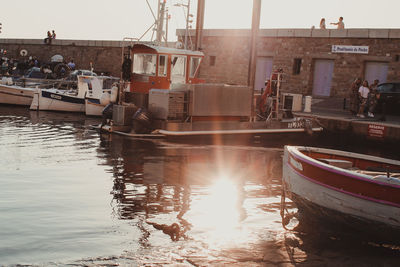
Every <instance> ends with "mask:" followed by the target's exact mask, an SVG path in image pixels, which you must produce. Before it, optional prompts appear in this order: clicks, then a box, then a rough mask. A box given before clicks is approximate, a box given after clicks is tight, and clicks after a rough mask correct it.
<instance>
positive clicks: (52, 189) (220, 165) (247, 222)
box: [0, 106, 400, 266]
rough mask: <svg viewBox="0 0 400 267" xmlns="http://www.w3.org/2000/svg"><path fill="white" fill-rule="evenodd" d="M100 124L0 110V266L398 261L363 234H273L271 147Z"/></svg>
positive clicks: (275, 167) (276, 175)
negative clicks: (112, 129)
mask: <svg viewBox="0 0 400 267" xmlns="http://www.w3.org/2000/svg"><path fill="white" fill-rule="evenodd" d="M99 122H100V120H99V119H95V118H87V117H85V116H84V115H79V114H68V113H53V112H33V111H29V110H28V109H27V108H21V107H11V106H0V159H1V164H0V196H1V197H0V265H4V266H15V265H24V266H25V265H27V266H210V265H211V266H221V265H229V266H270V265H276V266H292V265H306V266H326V265H329V266H337V265H346V266H347V265H354V266H360V265H363V266H366V265H370V266H396V265H398V263H399V262H400V249H399V247H398V246H396V245H393V244H378V243H376V242H371V241H370V240H368V235H367V234H366V235H363V236H359V235H353V234H352V233H346V230H345V229H343V232H340V233H338V232H329V231H326V232H325V231H324V230H325V227H324V226H320V227H318V230H317V229H316V228H314V227H311V226H307V225H305V226H303V227H302V228H301V229H302V230H301V231H300V230H298V227H296V225H297V224H298V222H297V221H296V220H295V219H293V220H292V222H291V223H290V224H289V229H288V230H287V229H284V228H283V227H282V223H281V221H282V220H281V216H280V205H281V185H280V184H281V175H282V154H283V150H282V147H281V146H275V147H271V146H268V145H266V144H263V143H262V142H259V143H256V144H239V145H213V144H195V143H192V144H176V143H168V142H166V141H163V140H137V139H136V140H135V139H130V138H127V137H122V136H117V135H106V134H104V135H103V134H99V133H98V132H97V131H96V130H94V129H93V128H92V127H91V125H94V124H98V123H99ZM305 145H307V144H305ZM328 145H330V146H333V144H332V142H328ZM340 145H342V146H345V144H344V143H342V144H340ZM347 148H349V147H347ZM369 153H376V154H380V155H381V154H382V153H383V152H382V151H370V152H369ZM387 153H388V154H387V155H388V156H393V155H395V153H393V152H387ZM383 155H385V154H383ZM287 202H288V205H289V210H290V211H294V212H295V211H296V208H295V207H294V206H293V205H292V203H291V202H290V201H289V200H287Z"/></svg>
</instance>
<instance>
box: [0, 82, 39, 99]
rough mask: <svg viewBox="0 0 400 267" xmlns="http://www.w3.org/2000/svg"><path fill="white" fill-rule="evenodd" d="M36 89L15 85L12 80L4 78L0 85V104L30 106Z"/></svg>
mask: <svg viewBox="0 0 400 267" xmlns="http://www.w3.org/2000/svg"><path fill="white" fill-rule="evenodd" d="M34 92H35V88H32V87H22V86H18V85H15V84H14V82H13V80H12V78H6V77H4V78H3V79H2V80H1V83H0V103H1V104H10V105H23V106H29V105H30V104H31V103H32V99H33V94H34Z"/></svg>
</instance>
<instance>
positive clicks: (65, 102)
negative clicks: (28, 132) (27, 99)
mask: <svg viewBox="0 0 400 267" xmlns="http://www.w3.org/2000/svg"><path fill="white" fill-rule="evenodd" d="M86 90H87V89H85V88H83V87H79V86H78V89H77V90H76V89H71V90H60V89H56V88H50V89H40V88H37V89H36V90H35V93H34V95H33V100H32V103H31V105H30V109H31V110H50V111H67V112H85V92H86Z"/></svg>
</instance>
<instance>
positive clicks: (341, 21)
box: [331, 17, 344, 30]
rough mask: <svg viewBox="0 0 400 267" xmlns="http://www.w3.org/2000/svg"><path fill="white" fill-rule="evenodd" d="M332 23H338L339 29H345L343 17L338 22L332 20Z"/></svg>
mask: <svg viewBox="0 0 400 267" xmlns="http://www.w3.org/2000/svg"><path fill="white" fill-rule="evenodd" d="M331 24H332V25H337V29H338V30H343V29H344V22H343V17H340V18H339V21H338V22H331Z"/></svg>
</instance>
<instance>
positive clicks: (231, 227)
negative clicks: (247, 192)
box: [191, 176, 241, 243]
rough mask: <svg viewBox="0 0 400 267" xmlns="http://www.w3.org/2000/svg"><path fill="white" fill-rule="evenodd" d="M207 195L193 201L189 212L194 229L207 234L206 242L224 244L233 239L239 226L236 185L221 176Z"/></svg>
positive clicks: (238, 204) (239, 207) (238, 203)
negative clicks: (191, 215)
mask: <svg viewBox="0 0 400 267" xmlns="http://www.w3.org/2000/svg"><path fill="white" fill-rule="evenodd" d="M207 193H208V194H207V195H205V196H204V197H203V198H201V199H197V200H195V201H193V203H192V207H191V210H192V211H193V213H194V214H199V216H196V217H195V218H192V224H193V226H194V227H195V228H198V229H203V230H204V231H206V232H207V235H208V241H209V242H210V241H214V242H215V243H221V242H226V241H229V240H232V239H234V238H235V235H237V234H238V230H237V229H238V227H239V226H240V224H239V222H240V209H241V206H240V202H239V192H238V186H237V184H236V183H235V182H234V181H233V180H232V179H228V178H227V177H224V176H221V177H220V178H217V179H216V180H215V182H214V183H213V184H212V185H211V186H210V187H209V188H208V190H207Z"/></svg>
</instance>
